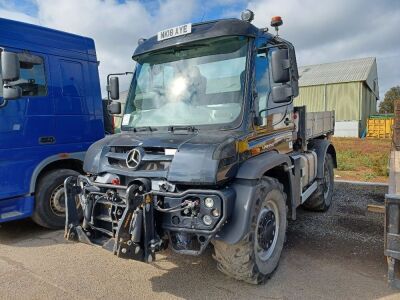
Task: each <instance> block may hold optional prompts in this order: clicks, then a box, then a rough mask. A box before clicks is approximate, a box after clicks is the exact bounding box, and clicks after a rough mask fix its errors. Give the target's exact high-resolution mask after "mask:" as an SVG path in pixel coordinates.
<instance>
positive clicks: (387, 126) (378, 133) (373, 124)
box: [367, 118, 394, 139]
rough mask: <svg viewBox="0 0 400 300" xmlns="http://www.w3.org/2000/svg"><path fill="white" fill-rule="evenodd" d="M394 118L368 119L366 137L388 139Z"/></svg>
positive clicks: (390, 135)
mask: <svg viewBox="0 0 400 300" xmlns="http://www.w3.org/2000/svg"><path fill="white" fill-rule="evenodd" d="M393 124H394V118H385V119H383V118H382V119H380V118H370V119H368V123H367V128H368V129H367V137H370V138H377V139H390V138H391V137H392V132H393V129H392V127H393Z"/></svg>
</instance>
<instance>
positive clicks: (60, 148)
mask: <svg viewBox="0 0 400 300" xmlns="http://www.w3.org/2000/svg"><path fill="white" fill-rule="evenodd" d="M0 56H1V70H2V72H1V74H0V80H1V82H2V84H1V85H0V186H1V188H0V223H1V222H7V221H11V220H17V219H22V218H26V217H32V218H33V220H34V221H35V222H37V223H38V224H40V225H42V226H45V227H48V228H60V227H63V226H64V222H65V204H64V202H65V201H64V193H63V191H64V189H63V182H64V179H65V178H66V177H68V176H71V175H77V174H79V173H81V172H82V165H83V159H84V155H85V152H86V150H87V149H88V147H89V146H90V145H91V144H92V143H93V142H95V141H97V140H99V139H101V138H103V137H104V124H103V109H102V101H101V93H100V84H99V74H98V61H97V58H96V51H95V45H94V41H93V40H92V39H89V38H86V37H82V36H77V35H73V34H69V33H65V32H61V31H56V30H52V29H48V28H44V27H39V26H35V25H30V24H25V23H21V22H16V21H12V20H7V19H2V18H0ZM1 76H2V78H1Z"/></svg>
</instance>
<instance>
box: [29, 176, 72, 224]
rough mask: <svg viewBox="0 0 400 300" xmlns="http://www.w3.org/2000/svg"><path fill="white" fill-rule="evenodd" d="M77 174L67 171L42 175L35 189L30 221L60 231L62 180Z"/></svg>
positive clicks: (62, 206) (62, 220)
mask: <svg viewBox="0 0 400 300" xmlns="http://www.w3.org/2000/svg"><path fill="white" fill-rule="evenodd" d="M78 175H79V173H78V172H76V171H73V170H69V169H59V170H53V171H50V172H48V173H46V174H44V175H43V176H42V177H41V178H40V180H39V183H38V185H37V187H36V193H35V211H34V213H33V215H32V219H33V221H34V222H35V223H37V224H38V225H40V226H43V227H46V228H49V229H61V228H64V226H65V195H64V180H65V179H66V178H67V177H69V176H78Z"/></svg>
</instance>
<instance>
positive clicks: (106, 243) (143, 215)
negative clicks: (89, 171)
mask: <svg viewBox="0 0 400 300" xmlns="http://www.w3.org/2000/svg"><path fill="white" fill-rule="evenodd" d="M64 185H65V199H66V224H65V238H66V239H67V240H71V241H78V242H83V243H86V244H90V245H97V246H101V247H103V248H105V249H106V250H109V251H112V252H113V253H114V254H115V255H117V256H118V257H122V258H129V259H135V260H139V261H144V262H152V261H154V260H155V252H156V251H158V250H160V249H161V248H162V246H163V245H162V244H163V243H162V240H161V239H160V238H159V237H158V235H157V234H156V231H155V220H154V207H153V201H152V197H151V195H150V194H146V191H148V189H149V188H148V186H149V184H148V183H147V182H146V181H138V182H136V183H134V184H132V185H130V186H129V187H127V186H122V185H113V184H104V183H96V182H93V181H91V180H90V179H89V178H88V177H85V176H82V175H80V176H78V177H68V178H67V179H66V180H65V182H64ZM77 204H78V205H77ZM78 209H82V211H83V220H81V219H80V214H79V213H78ZM164 247H165V245H164Z"/></svg>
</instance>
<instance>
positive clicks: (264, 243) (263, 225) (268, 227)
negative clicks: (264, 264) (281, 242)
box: [255, 201, 279, 261]
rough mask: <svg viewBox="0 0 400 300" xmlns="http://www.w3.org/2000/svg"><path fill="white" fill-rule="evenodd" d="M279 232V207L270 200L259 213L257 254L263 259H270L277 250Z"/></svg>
mask: <svg viewBox="0 0 400 300" xmlns="http://www.w3.org/2000/svg"><path fill="white" fill-rule="evenodd" d="M278 232H279V213H278V207H277V206H276V204H275V203H274V202H271V201H268V202H267V204H266V205H265V206H263V207H262V208H261V210H260V213H259V214H258V218H257V227H256V244H255V246H256V255H257V256H258V258H259V259H260V260H262V261H265V260H267V259H269V258H270V257H271V255H272V253H273V252H274V250H275V246H276V242H277V240H278Z"/></svg>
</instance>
